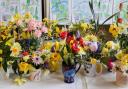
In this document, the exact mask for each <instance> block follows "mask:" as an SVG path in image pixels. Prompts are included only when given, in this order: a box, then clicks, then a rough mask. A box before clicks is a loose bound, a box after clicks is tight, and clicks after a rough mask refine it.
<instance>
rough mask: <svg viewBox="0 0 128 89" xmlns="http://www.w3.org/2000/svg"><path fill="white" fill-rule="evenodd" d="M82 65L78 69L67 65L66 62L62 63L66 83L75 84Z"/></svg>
mask: <svg viewBox="0 0 128 89" xmlns="http://www.w3.org/2000/svg"><path fill="white" fill-rule="evenodd" d="M80 67H81V65H79V66H78V68H77V67H76V64H75V65H67V64H66V63H65V62H62V72H63V74H64V82H65V83H73V82H74V77H75V75H76V73H77V72H78V71H79V69H80Z"/></svg>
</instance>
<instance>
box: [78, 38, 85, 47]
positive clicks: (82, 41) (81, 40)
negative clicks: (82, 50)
mask: <svg viewBox="0 0 128 89" xmlns="http://www.w3.org/2000/svg"><path fill="white" fill-rule="evenodd" d="M79 43H80V46H82V47H84V40H83V38H82V37H80V38H79Z"/></svg>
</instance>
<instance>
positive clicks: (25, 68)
mask: <svg viewBox="0 0 128 89" xmlns="http://www.w3.org/2000/svg"><path fill="white" fill-rule="evenodd" d="M18 66H19V71H20V72H24V73H27V72H28V70H29V68H30V67H29V66H30V65H29V64H28V63H26V62H21V63H19V65H18Z"/></svg>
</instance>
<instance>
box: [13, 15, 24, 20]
mask: <svg viewBox="0 0 128 89" xmlns="http://www.w3.org/2000/svg"><path fill="white" fill-rule="evenodd" d="M13 18H14V21H17V20H20V19H22V16H21V14H19V13H17V14H15V15H14V16H13Z"/></svg>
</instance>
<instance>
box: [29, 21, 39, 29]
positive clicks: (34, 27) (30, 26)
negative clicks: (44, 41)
mask: <svg viewBox="0 0 128 89" xmlns="http://www.w3.org/2000/svg"><path fill="white" fill-rule="evenodd" d="M36 28H37V22H36V20H35V19H31V20H30V21H29V22H28V30H29V31H32V30H36Z"/></svg>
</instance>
